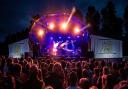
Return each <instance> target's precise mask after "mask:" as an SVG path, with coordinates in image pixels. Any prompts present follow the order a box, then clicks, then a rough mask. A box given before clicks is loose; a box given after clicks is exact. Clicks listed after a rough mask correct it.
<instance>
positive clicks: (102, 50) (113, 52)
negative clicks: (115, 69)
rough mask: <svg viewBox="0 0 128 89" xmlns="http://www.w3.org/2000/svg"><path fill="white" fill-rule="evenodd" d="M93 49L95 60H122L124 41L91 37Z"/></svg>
mask: <svg viewBox="0 0 128 89" xmlns="http://www.w3.org/2000/svg"><path fill="white" fill-rule="evenodd" d="M91 49H92V51H93V52H94V56H95V58H122V41H121V40H115V39H111V38H107V37H100V36H91Z"/></svg>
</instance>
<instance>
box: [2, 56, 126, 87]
mask: <svg viewBox="0 0 128 89" xmlns="http://www.w3.org/2000/svg"><path fill="white" fill-rule="evenodd" d="M0 89H128V61H121V62H105V61H103V60H101V61H99V60H94V59H86V60H79V61H78V60H73V59H72V60H66V59H64V58H59V59H57V60H55V59H53V58H52V57H48V58H38V59H32V58H31V57H27V58H20V59H14V58H6V57H4V56H1V57H0Z"/></svg>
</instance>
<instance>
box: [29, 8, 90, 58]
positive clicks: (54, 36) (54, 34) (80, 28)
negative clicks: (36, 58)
mask: <svg viewBox="0 0 128 89" xmlns="http://www.w3.org/2000/svg"><path fill="white" fill-rule="evenodd" d="M74 12H75V8H73V10H72V12H71V13H70V14H66V13H63V14H60V13H58V14H49V15H47V16H41V17H40V18H39V19H36V20H34V24H33V26H32V28H31V31H30V34H29V39H30V41H31V44H32V48H33V49H34V50H33V51H35V53H34V54H36V53H37V51H38V54H39V55H40V56H46V55H50V56H70V57H75V56H84V55H86V53H87V51H88V41H89V33H88V31H87V30H86V28H88V27H90V24H85V22H83V21H81V20H80V19H79V18H78V17H76V16H73V14H74Z"/></svg>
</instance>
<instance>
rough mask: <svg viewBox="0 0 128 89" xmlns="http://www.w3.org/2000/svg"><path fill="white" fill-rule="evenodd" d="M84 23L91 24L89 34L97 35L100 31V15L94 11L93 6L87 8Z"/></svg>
mask: <svg viewBox="0 0 128 89" xmlns="http://www.w3.org/2000/svg"><path fill="white" fill-rule="evenodd" d="M86 23H87V24H88V23H89V24H91V27H90V28H89V29H88V30H89V32H90V33H91V34H95V35H97V34H99V33H100V29H99V25H100V14H99V12H98V11H96V9H95V7H94V6H89V7H88V10H87V14H86Z"/></svg>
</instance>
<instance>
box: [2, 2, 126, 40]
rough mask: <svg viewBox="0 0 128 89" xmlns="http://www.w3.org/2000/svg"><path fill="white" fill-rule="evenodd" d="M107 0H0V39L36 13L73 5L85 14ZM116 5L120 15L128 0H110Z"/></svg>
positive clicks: (67, 7)
mask: <svg viewBox="0 0 128 89" xmlns="http://www.w3.org/2000/svg"><path fill="white" fill-rule="evenodd" d="M107 1H108V0H0V41H3V40H4V38H5V36H6V35H7V34H11V33H15V32H19V31H21V30H24V29H25V28H26V27H27V26H28V25H29V21H30V20H31V17H32V16H33V15H36V14H42V15H43V14H46V13H53V11H65V10H68V11H70V10H71V8H72V7H73V6H76V7H77V8H79V9H80V10H81V11H82V12H83V14H84V15H85V14H86V11H87V7H88V6H89V5H94V6H95V7H96V9H97V10H101V9H102V8H103V7H105V6H106V4H107ZM112 1H113V2H114V4H115V6H116V11H117V16H122V15H123V13H124V7H125V6H126V5H128V0H112Z"/></svg>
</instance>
